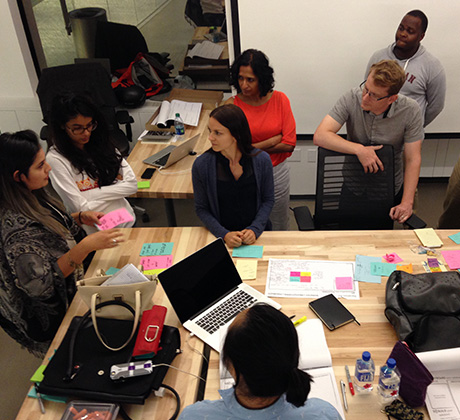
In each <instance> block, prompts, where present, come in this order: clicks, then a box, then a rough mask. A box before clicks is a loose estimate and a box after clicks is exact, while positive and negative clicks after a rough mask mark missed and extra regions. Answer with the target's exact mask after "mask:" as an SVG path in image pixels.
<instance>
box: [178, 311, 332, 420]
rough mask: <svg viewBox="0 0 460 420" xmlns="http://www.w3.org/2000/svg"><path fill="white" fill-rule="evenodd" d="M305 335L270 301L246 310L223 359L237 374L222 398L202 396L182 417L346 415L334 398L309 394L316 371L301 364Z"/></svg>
mask: <svg viewBox="0 0 460 420" xmlns="http://www.w3.org/2000/svg"><path fill="white" fill-rule="evenodd" d="M299 354H300V352H299V340H298V336H297V331H296V329H295V327H294V324H293V323H292V321H291V320H290V319H289V318H288V317H287V316H286V315H284V314H283V313H281V312H280V311H278V310H277V309H275V308H273V307H271V306H269V305H267V304H256V305H254V306H252V307H251V308H249V309H246V310H244V311H242V312H240V313H239V314H238V315H237V316H236V318H235V319H234V321H233V322H232V324H231V325H230V327H229V329H228V332H227V336H226V338H225V342H224V347H223V350H222V361H223V363H224V365H225V367H226V368H227V369H228V371H229V372H230V374H231V375H232V376H233V379H234V380H235V385H234V387H233V388H231V389H225V390H220V391H219V393H220V395H221V397H222V399H220V400H217V401H209V400H205V401H200V402H197V403H195V404H193V405H190V406H188V407H186V408H185V409H184V411H183V412H182V414H181V416H180V417H179V420H189V419H190V420H192V419H193V420H199V419H203V420H220V419H226V420H243V419H251V420H259V419H260V420H281V419H283V420H290V419H292V420H294V419H309V420H320V419H321V420H341V417H340V414H339V413H338V412H337V410H336V409H335V408H334V407H333V406H332V405H331V404H329V403H328V402H326V401H323V400H321V399H319V398H307V397H308V394H309V392H310V384H311V381H312V380H311V377H310V375H309V374H308V373H307V372H304V371H302V370H299V369H298V368H297V366H298V363H299Z"/></svg>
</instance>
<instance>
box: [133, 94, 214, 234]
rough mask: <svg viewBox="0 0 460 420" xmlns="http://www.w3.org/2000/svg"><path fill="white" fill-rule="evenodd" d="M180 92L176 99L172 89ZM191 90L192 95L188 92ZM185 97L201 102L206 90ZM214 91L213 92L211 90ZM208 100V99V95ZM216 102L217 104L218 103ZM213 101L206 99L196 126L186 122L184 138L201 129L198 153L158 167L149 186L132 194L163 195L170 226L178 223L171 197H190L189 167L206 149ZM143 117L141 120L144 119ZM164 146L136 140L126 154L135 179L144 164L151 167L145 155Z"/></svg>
mask: <svg viewBox="0 0 460 420" xmlns="http://www.w3.org/2000/svg"><path fill="white" fill-rule="evenodd" d="M176 91H177V92H179V93H178V94H177V95H176V96H174V98H175V99H181V92H180V91H181V89H174V90H173V92H176ZM191 92H192V93H193V94H194V95H191ZM186 93H188V100H190V101H196V102H200V101H202V100H203V99H200V97H201V98H206V96H203V95H206V91H201V92H200V91H188V92H186ZM213 94H215V93H214V92H213ZM208 101H209V99H208ZM217 105H218V104H217ZM214 106H215V104H214V103H213V104H212V105H211V104H210V103H209V102H208V103H207V104H206V105H203V108H202V110H201V114H200V119H199V122H198V126H196V127H192V126H186V129H185V137H186V139H188V138H190V137H193V136H194V135H195V134H197V133H201V136H200V138H199V140H198V143H197V145H196V147H195V151H196V152H197V154H196V155H195V156H186V157H185V158H183V159H181V160H180V161H179V162H177V163H175V164H174V165H172V166H171V167H170V168H168V169H165V170H162V171H161V172H160V171H158V170H157V171H155V174H154V175H153V177H152V178H151V179H150V188H146V189H140V190H138V191H137V193H136V194H134V195H133V196H132V197H138V198H164V199H165V205H166V214H167V217H168V224H169V226H177V223H176V216H175V212H174V204H173V201H172V200H173V199H187V198H188V199H190V198H193V185H192V175H191V168H192V165H193V162H194V161H195V159H196V158H197V156H198V155H200V154H201V153H203V152H204V151H206V150H207V149H209V147H210V144H209V142H208V128H207V127H208V120H209V114H210V112H211V109H213V107H214ZM145 122H146V121H144V123H145ZM164 147H165V146H164V145H161V144H146V143H142V141H138V142H137V143H136V145H135V146H134V148H133V150H132V151H131V153H130V155H129V156H128V159H127V161H128V163H129V164H130V165H131V168H132V169H133V171H134V173H135V174H136V177H137V180H138V181H141V180H142V179H141V175H142V173H143V172H144V171H145V169H146V168H151V166H150V165H147V164H145V163H144V162H143V160H144V159H146V158H148V157H149V156H151V155H153V154H155V153H157V152H159V151H160V150H162V149H163V148H164Z"/></svg>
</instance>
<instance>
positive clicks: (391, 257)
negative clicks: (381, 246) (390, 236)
mask: <svg viewBox="0 0 460 420" xmlns="http://www.w3.org/2000/svg"><path fill="white" fill-rule="evenodd" d="M383 259H384V260H385V261H386V262H389V263H393V264H397V263H399V262H401V261H402V258H400V257H399V255H398V254H396V253H395V252H392V253H391V254H386V255H384V256H383Z"/></svg>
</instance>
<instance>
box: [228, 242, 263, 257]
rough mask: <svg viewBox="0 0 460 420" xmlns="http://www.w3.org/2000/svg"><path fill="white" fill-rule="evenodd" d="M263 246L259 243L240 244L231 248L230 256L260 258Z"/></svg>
mask: <svg viewBox="0 0 460 420" xmlns="http://www.w3.org/2000/svg"><path fill="white" fill-rule="evenodd" d="M263 254H264V247H263V246H260V245H241V246H240V247H238V248H233V253H232V257H240V258H262V255H263Z"/></svg>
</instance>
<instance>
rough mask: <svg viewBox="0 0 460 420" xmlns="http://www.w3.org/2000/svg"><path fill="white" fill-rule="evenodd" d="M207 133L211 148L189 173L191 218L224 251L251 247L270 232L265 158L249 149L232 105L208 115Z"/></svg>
mask: <svg viewBox="0 0 460 420" xmlns="http://www.w3.org/2000/svg"><path fill="white" fill-rule="evenodd" d="M208 129H209V141H210V142H211V148H210V149H209V150H208V151H207V152H205V153H203V154H202V155H201V156H199V157H198V158H197V160H196V161H195V163H194V164H193V168H192V180H193V194H194V199H195V210H196V213H197V215H198V217H199V218H200V219H201V221H202V222H203V223H204V225H205V226H206V227H207V228H208V229H209V230H210V231H211V233H213V234H214V235H215V236H217V237H221V238H223V239H224V240H225V243H226V244H227V245H228V246H230V247H238V246H240V245H243V244H247V245H249V244H252V243H254V242H255V240H256V239H257V238H258V237H259V236H260V235H261V234H262V232H263V231H264V230H265V229H267V228H269V227H270V221H269V217H270V212H271V209H272V207H273V200H274V198H273V171H272V167H271V161H270V157H269V156H268V155H267V153H265V152H262V151H260V150H257V149H254V147H253V146H252V145H251V130H250V129H249V125H248V121H247V120H246V117H245V116H244V113H243V111H242V110H241V109H240V108H238V107H237V106H235V105H224V106H220V107H218V108H216V109H214V110H213V111H212V112H211V114H210V117H209V124H208Z"/></svg>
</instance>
